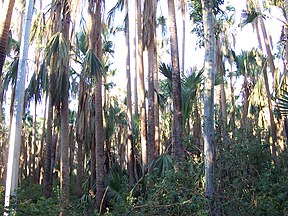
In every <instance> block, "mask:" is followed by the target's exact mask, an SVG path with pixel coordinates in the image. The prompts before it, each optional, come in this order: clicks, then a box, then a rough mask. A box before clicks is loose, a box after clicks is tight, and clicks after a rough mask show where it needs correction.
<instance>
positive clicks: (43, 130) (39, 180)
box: [37, 92, 48, 184]
mask: <svg viewBox="0 0 288 216" xmlns="http://www.w3.org/2000/svg"><path fill="white" fill-rule="evenodd" d="M47 102H48V94H47V92H46V96H45V105H44V107H45V108H44V117H43V124H42V133H41V141H40V151H39V164H38V173H37V181H38V182H39V184H42V179H43V176H42V174H41V170H42V167H43V164H44V162H43V161H44V153H43V149H44V139H45V136H44V135H45V127H46V113H47V105H48V103H47Z"/></svg>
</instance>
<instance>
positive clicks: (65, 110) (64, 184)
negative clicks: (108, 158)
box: [60, 0, 71, 215]
mask: <svg viewBox="0 0 288 216" xmlns="http://www.w3.org/2000/svg"><path fill="white" fill-rule="evenodd" d="M63 4H64V5H63V14H62V15H63V26H62V32H63V37H64V39H65V41H66V43H67V47H68V49H67V50H68V55H67V56H68V57H67V58H66V59H64V62H63V66H64V68H63V82H62V89H63V91H64V92H63V93H64V94H63V95H64V97H63V98H62V104H61V111H60V112H61V123H60V126H61V128H60V140H61V145H60V152H61V153H60V190H61V215H66V214H67V213H66V210H67V208H68V204H69V185H70V183H69V181H70V178H69V102H68V97H69V73H70V65H69V49H70V46H69V43H70V42H69V28H70V21H71V17H70V15H71V0H65V1H64V2H63Z"/></svg>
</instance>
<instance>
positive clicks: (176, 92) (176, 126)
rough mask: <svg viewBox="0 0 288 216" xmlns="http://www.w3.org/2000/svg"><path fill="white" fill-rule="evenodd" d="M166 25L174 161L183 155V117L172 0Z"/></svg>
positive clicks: (169, 2)
mask: <svg viewBox="0 0 288 216" xmlns="http://www.w3.org/2000/svg"><path fill="white" fill-rule="evenodd" d="M168 15H169V19H168V26H169V31H170V47H171V62H172V95H173V119H172V145H173V156H174V158H175V160H176V161H181V159H182V158H183V156H184V147H183V143H182V136H183V123H182V121H183V119H182V95H181V83H180V65H179V53H178V39H177V26H176V16H175V5H174V0H168Z"/></svg>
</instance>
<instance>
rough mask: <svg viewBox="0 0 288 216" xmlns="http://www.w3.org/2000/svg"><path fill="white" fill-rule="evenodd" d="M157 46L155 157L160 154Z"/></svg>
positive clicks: (155, 71)
mask: <svg viewBox="0 0 288 216" xmlns="http://www.w3.org/2000/svg"><path fill="white" fill-rule="evenodd" d="M156 49H157V45H156V48H155V56H154V58H155V60H154V62H155V66H154V90H155V92H154V115H155V156H157V155H159V154H160V146H161V143H160V131H161V130H160V119H159V101H158V96H157V92H158V91H159V84H158V81H159V80H158V71H159V70H158V60H157V50H156Z"/></svg>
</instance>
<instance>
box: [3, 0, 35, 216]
mask: <svg viewBox="0 0 288 216" xmlns="http://www.w3.org/2000/svg"><path fill="white" fill-rule="evenodd" d="M33 5H34V3H33V2H32V0H27V3H26V10H25V21H24V31H23V32H22V36H21V41H22V43H21V47H20V57H19V65H18V75H17V82H16V100H15V115H14V116H13V119H12V127H11V132H10V138H9V143H10V145H9V156H8V169H7V177H6V187H5V206H7V207H8V206H9V205H10V196H11V195H12V196H13V195H15V193H16V191H15V190H16V189H17V187H18V172H19V159H20V150H21V131H22V117H23V110H24V107H23V106H24V93H25V79H26V70H27V68H26V67H27V59H28V48H29V37H30V29H31V21H32V16H33ZM6 214H7V213H6Z"/></svg>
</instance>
